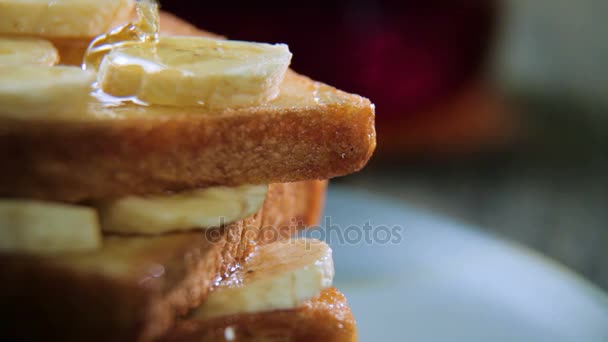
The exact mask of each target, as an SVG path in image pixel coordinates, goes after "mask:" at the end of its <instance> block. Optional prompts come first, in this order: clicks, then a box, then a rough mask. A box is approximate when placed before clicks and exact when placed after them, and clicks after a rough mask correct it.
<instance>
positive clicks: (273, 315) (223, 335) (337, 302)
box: [163, 288, 357, 342]
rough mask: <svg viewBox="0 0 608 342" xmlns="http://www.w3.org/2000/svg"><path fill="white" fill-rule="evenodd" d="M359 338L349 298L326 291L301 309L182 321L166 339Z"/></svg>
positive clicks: (336, 341)
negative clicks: (349, 305) (348, 302)
mask: <svg viewBox="0 0 608 342" xmlns="http://www.w3.org/2000/svg"><path fill="white" fill-rule="evenodd" d="M356 340H357V331H356V325H355V319H354V317H353V314H352V312H351V311H350V308H349V307H348V304H347V303H346V298H345V297H344V295H343V294H341V293H340V292H338V290H336V289H335V288H328V289H326V290H324V291H323V292H322V293H321V294H320V295H319V296H317V297H315V298H313V299H310V300H307V301H306V302H304V303H303V304H302V306H300V307H299V308H297V309H293V310H277V311H270V312H260V313H251V314H239V315H233V316H228V317H219V318H215V319H209V320H183V321H180V322H179V323H178V324H176V326H175V327H174V328H173V329H171V331H170V332H169V333H168V334H167V335H166V336H165V337H164V338H163V341H167V342H168V341H174V342H191V341H209V342H214V341H217V342H220V341H222V342H223V341H240V342H249V341H289V342H307V341H325V342H351V341H356Z"/></svg>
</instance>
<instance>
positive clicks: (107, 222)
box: [99, 185, 268, 234]
mask: <svg viewBox="0 0 608 342" xmlns="http://www.w3.org/2000/svg"><path fill="white" fill-rule="evenodd" d="M267 190H268V186H266V185H261V186H260V185H258V186H252V185H245V186H239V187H234V188H229V187H212V188H206V189H201V190H195V191H190V192H186V193H180V194H175V195H165V196H157V197H134V196H132V197H125V198H121V199H118V200H115V201H110V202H105V203H101V204H100V205H99V211H100V217H101V225H102V230H103V231H105V232H114V233H129V234H160V233H165V232H171V231H180V230H188V229H192V228H210V227H219V226H221V225H222V224H229V223H232V222H236V221H240V220H242V219H244V218H246V217H249V216H251V215H253V214H255V213H256V212H258V211H259V210H260V208H261V207H262V204H263V203H264V199H265V198H266V192H267Z"/></svg>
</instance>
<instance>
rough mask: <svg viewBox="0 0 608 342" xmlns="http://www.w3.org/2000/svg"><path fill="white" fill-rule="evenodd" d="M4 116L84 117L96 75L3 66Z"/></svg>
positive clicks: (1, 98)
mask: <svg viewBox="0 0 608 342" xmlns="http://www.w3.org/2000/svg"><path fill="white" fill-rule="evenodd" d="M0 75H2V76H1V77H0V103H1V104H2V105H1V106H0V115H2V116H4V117H9V118H14V119H37V118H40V119H46V118H49V117H61V116H65V115H72V114H74V115H82V113H83V112H84V111H85V110H86V106H87V104H88V102H89V98H90V92H91V83H92V82H94V80H95V74H94V73H92V72H90V71H84V70H82V69H81V68H78V67H70V66H52V67H49V66H45V65H0Z"/></svg>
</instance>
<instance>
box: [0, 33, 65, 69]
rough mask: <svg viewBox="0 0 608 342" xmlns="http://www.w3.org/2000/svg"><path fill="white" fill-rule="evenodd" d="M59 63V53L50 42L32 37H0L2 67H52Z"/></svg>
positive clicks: (0, 61)
mask: <svg viewBox="0 0 608 342" xmlns="http://www.w3.org/2000/svg"><path fill="white" fill-rule="evenodd" d="M57 62H59V53H58V52H57V49H56V48H55V46H53V44H52V43H51V42H49V41H48V40H44V39H40V38H30V37H0V65H19V64H36V65H47V66H52V65H55V64H57Z"/></svg>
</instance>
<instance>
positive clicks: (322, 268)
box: [195, 239, 334, 319]
mask: <svg viewBox="0 0 608 342" xmlns="http://www.w3.org/2000/svg"><path fill="white" fill-rule="evenodd" d="M333 277H334V264H333V260H332V257H331V249H330V248H329V246H328V245H327V244H326V243H324V242H322V241H319V240H314V239H291V240H287V241H279V242H274V243H271V244H268V245H265V246H260V247H258V249H257V250H256V251H255V252H254V254H253V255H252V256H251V257H250V258H249V259H248V260H247V261H246V263H245V265H243V267H242V268H240V269H238V270H237V271H236V272H235V273H234V274H232V276H231V277H229V278H227V279H224V280H222V281H221V282H220V284H219V286H218V287H216V288H215V289H214V290H213V291H212V292H210V293H209V296H208V297H207V300H206V301H205V302H204V303H203V305H202V306H201V307H200V308H199V309H197V311H196V313H195V316H197V317H198V318H203V319H205V318H210V317H217V316H226V315H232V314H237V313H246V312H259V311H270V310H280V309H291V308H296V307H298V306H299V305H300V304H301V303H302V302H303V301H305V300H307V299H310V298H312V297H314V296H316V295H318V294H319V293H321V291H322V290H323V289H325V288H328V287H330V286H331V285H332V281H333Z"/></svg>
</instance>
